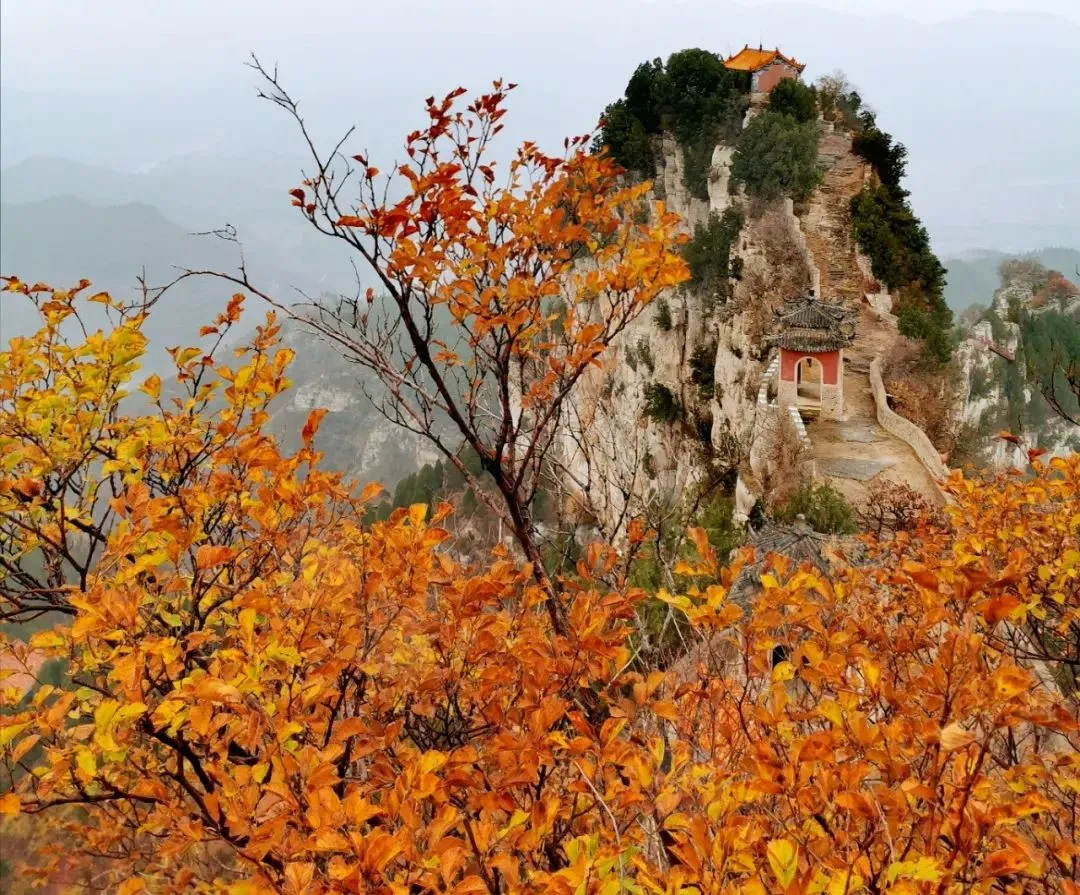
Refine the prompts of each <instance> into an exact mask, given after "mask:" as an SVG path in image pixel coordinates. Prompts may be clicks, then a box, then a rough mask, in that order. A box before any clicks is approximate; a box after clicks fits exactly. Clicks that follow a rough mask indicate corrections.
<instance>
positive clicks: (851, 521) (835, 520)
mask: <svg viewBox="0 0 1080 895" xmlns="http://www.w3.org/2000/svg"><path fill="white" fill-rule="evenodd" d="M800 515H801V516H803V517H805V519H806V522H807V524H808V525H809V526H810V527H811V528H813V529H814V531H817V532H821V533H822V534H837V535H849V534H855V532H857V531H858V530H859V527H858V525H856V524H855V511H854V510H853V509H852V508H851V506H850V504H848V502H847V501H846V500H844V496H843V495H842V494H841V493H840V492H839V491H837V490H836V489H834V488H833V487H832V486H831V485H828V484H824V483H823V484H820V485H813V484H810V483H807V484H804V485H802V486H801V487H800V488H799V490H798V491H796V492H795V493H794V494H792V495H791V498H790V499H789V500H788V502H787V503H786V504H785V505H784V506H783V507H781V508H780V509H779V510H778V511H777V512H776V514H775V516H776V521H778V522H784V523H786V524H789V525H790V524H791V523H792V522H794V521H795V519H796V518H797V517H798V516H800Z"/></svg>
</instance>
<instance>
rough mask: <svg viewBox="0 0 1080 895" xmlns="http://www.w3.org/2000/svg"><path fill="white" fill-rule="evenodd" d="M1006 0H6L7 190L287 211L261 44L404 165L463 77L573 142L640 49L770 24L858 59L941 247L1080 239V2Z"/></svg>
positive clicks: (834, 61) (812, 46)
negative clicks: (45, 161)
mask: <svg viewBox="0 0 1080 895" xmlns="http://www.w3.org/2000/svg"><path fill="white" fill-rule="evenodd" d="M988 5H989V4H986V3H976V2H968V0H953V2H946V3H941V2H936V3H931V2H929V0H914V2H909V3H905V4H903V13H904V15H903V16H900V15H897V14H894V13H890V12H889V10H890V9H891V8H894V7H896V6H897V4H895V3H891V2H885V0H873V2H863V0H860V2H858V3H856V2H854V0H852V2H843V0H835V2H832V3H825V4H822V5H820V6H810V5H805V4H800V5H795V4H792V5H767V4H751V5H734V4H725V3H715V2H708V0H686V2H634V0H621V2H619V0H599V2H582V0H576V2H569V0H550V2H544V3H530V4H526V3H510V2H494V0H466V2H459V3H454V4H445V3H411V4H400V5H399V4H373V3H370V2H359V3H358V2H350V3H343V2H338V0H329V2H323V3H320V4H317V5H312V4H297V3H267V2H262V3H256V2H253V0H242V2H227V3H222V2H209V0H186V2H183V3H164V2H133V0H104V2H97V3H92V2H75V0H48V2H43V0H5V3H4V4H3V8H2V13H0V16H2V22H0V162H2V164H3V166H4V171H3V175H2V177H0V197H2V198H3V199H4V201H6V202H12V201H30V200H34V199H39V198H46V197H48V196H49V195H53V194H56V193H58V192H64V193H74V194H76V195H79V192H80V191H79V183H80V182H81V181H82V180H86V179H91V180H92V179H94V178H95V177H96V176H97V175H94V174H84V175H76V174H72V173H71V171H70V169H68V170H67V173H66V174H63V173H57V171H56V170H55V169H54V168H50V167H48V166H45V167H44V168H42V167H40V166H39V167H38V168H37V169H34V168H33V167H32V166H31V168H29V169H28V168H27V167H26V166H25V165H21V164H20V163H25V162H26V161H27V160H28V159H34V158H40V157H52V158H61V159H69V160H73V161H76V162H79V163H83V164H87V165H93V166H100V167H103V168H108V169H112V170H114V171H119V172H122V173H126V174H129V175H135V174H138V175H152V174H155V173H158V174H167V175H168V177H169V178H171V182H172V184H173V187H171V188H172V189H175V190H177V191H178V192H177V194H176V195H172V196H162V195H161V194H160V190H158V192H156V193H155V191H154V190H153V189H150V188H149V187H148V192H147V195H146V197H145V201H147V202H150V203H152V204H157V205H159V206H168V205H170V203H171V205H172V206H181V205H183V204H184V200H185V198H186V197H185V193H186V192H189V191H190V192H191V193H193V194H202V195H203V196H204V198H205V196H206V195H209V196H210V198H212V200H213V201H209V202H207V201H202V199H200V200H199V201H197V202H196V201H192V202H190V203H189V204H190V205H191V208H190V209H189V210H190V211H192V214H189V215H187V216H185V215H184V213H183V210H182V209H181V210H180V211H179V212H178V211H177V210H176V207H170V208H167V209H166V212H167V213H168V214H169V215H170V216H171V217H175V218H176V219H178V220H179V221H180V223H181V224H183V225H184V226H189V227H194V226H201V227H203V228H209V227H213V226H218V225H220V224H221V223H223V222H224V220H226V219H230V218H229V209H230V204H231V203H233V202H234V200H235V204H237V205H242V206H243V207H244V208H251V207H252V206H253V205H254V206H259V207H263V206H265V207H266V208H267V209H270V208H276V207H277V205H278V204H280V205H281V207H282V209H283V213H284V214H286V215H287V213H288V199H287V197H286V196H285V192H286V190H287V189H289V188H290V187H292V186H294V185H295V184H296V181H297V180H298V178H299V174H298V172H299V168H300V166H301V164H302V162H303V154H302V151H301V150H302V147H301V145H300V142H299V140H298V137H297V134H296V132H295V129H294V128H293V127H292V126H290V124H289V122H288V121H287V120H286V119H285V117H284V116H283V115H282V113H281V112H280V111H279V110H277V109H274V108H273V107H271V106H270V105H269V104H267V103H265V102H260V101H258V100H257V99H256V98H255V90H254V86H255V83H256V78H255V76H254V74H253V73H252V72H251V71H250V69H248V68H246V67H245V65H244V62H245V60H246V59H247V58H248V55H249V53H250V52H252V51H254V52H257V53H258V54H259V56H260V58H262V59H263V60H264V61H265V62H267V63H268V64H275V63H276V64H278V65H279V66H280V72H281V75H282V78H283V81H284V83H285V84H286V86H287V87H288V88H289V89H290V91H291V92H293V93H294V94H295V95H296V96H297V97H299V98H300V99H301V100H302V107H303V111H304V113H305V115H306V117H307V118H308V120H309V122H310V123H311V125H312V127H313V129H314V131H315V133H316V134H317V135H318V137H319V138H320V139H321V140H330V139H332V138H334V137H336V136H337V135H338V134H339V133H340V132H341V131H342V130H343V129H344V128H346V127H347V126H350V125H356V126H357V128H358V130H357V137H356V141H355V144H354V145H355V146H357V147H359V148H366V149H368V150H369V151H370V153H371V156H372V159H373V161H375V162H376V163H377V164H380V166H381V167H386V165H387V163H388V162H389V161H391V160H392V159H393V158H394V157H395V156H396V155H399V154H400V146H401V138H402V136H403V135H404V134H405V133H407V132H408V131H410V130H412V129H413V128H414V127H415V126H417V125H418V124H420V123H422V116H423V107H422V101H423V98H424V97H426V96H428V95H430V94H440V93H445V92H447V91H449V90H451V89H453V88H454V87H456V86H458V85H459V84H460V85H463V86H466V87H468V88H470V89H477V88H483V87H484V86H486V85H487V84H488V83H489V82H490V81H491V80H492V79H493V78H496V77H504V78H506V79H508V80H511V81H515V82H518V83H519V84H520V87H519V89H518V90H517V91H516V94H515V96H514V98H513V101H512V102H511V104H510V114H509V116H508V119H507V125H508V126H507V144H506V145H507V147H509V144H510V143H512V142H515V141H517V140H520V139H525V138H529V139H535V140H536V141H538V142H539V143H540V144H541V145H542V146H546V147H552V148H554V147H557V146H559V145H561V141H562V138H563V137H564V136H566V135H568V134H575V133H582V132H585V131H588V130H590V129H592V128H593V127H594V126H595V124H596V121H597V118H598V116H599V115H600V113H601V112H602V110H603V108H604V106H605V105H606V104H607V103H608V102H610V101H611V100H613V99H615V98H616V97H617V96H619V95H620V94H621V92H622V89H623V87H624V85H625V83H626V80H627V78H628V77H629V75H630V73H631V72H632V71H633V69H634V67H635V66H636V65H637V64H638V63H639V62H641V61H643V60H645V59H649V58H653V57H657V56H666V55H668V54H669V53H671V52H672V51H675V50H678V49H682V48H684V47H688V46H702V47H705V48H708V49H712V50H715V51H717V52H720V53H723V54H727V53H729V52H732V51H734V50H737V49H739V48H740V47H741V46H742V45H743V44H744V43H747V42H749V43H753V44H757V43H758V42H763V43H765V44H767V45H769V46H772V45H779V46H780V47H781V48H782V49H783V50H784V51H785V52H787V53H789V54H792V55H794V56H796V57H797V58H799V59H800V60H803V61H805V62H806V63H807V69H806V72H805V74H804V77H805V78H806V79H807V80H814V79H815V78H817V77H818V76H820V75H821V74H824V73H826V72H831V71H833V70H835V69H843V70H844V71H845V72H846V73H847V75H848V76H849V78H850V79H851V80H852V82H853V83H854V84H855V85H856V86H857V87H858V88H859V89H860V91H861V93H862V95H863V97H864V98H865V99H866V100H867V101H868V102H869V103H870V105H871V106H873V107H874V108H875V109H877V110H878V112H879V121H880V123H881V125H882V126H883V127H884V128H885V129H886V130H888V131H890V132H892V133H893V134H894V135H895V136H896V137H897V138H898V139H899V140H901V141H902V142H904V143H905V144H906V145H907V146H908V148H909V150H910V164H909V178H908V187H909V188H910V189H911V191H912V194H913V198H912V201H913V204H914V207H915V210H916V212H917V213H918V214H919V215H920V216H921V217H922V218H923V220H924V222H925V223H926V224H927V226H928V228H929V230H930V232H931V236H932V238H933V240H934V243H935V247H936V248H937V249H938V251H939V252H943V253H954V252H959V251H962V250H965V249H969V248H974V247H985V248H998V249H1006V250H1015V249H1027V248H1036V247H1039V246H1043V245H1053V244H1066V245H1072V246H1077V245H1080V213H1078V211H1077V209H1078V208H1080V175H1078V174H1077V170H1076V161H1075V157H1076V154H1077V146H1078V145H1080V80H1078V74H1077V72H1078V65H1077V63H1078V62H1080V56H1078V51H1077V47H1078V46H1080V19H1078V13H1077V11H1076V4H1075V3H1073V2H1072V0H1043V2H1041V3H1035V4H1031V3H1024V4H1022V5H1021V3H1020V2H1019V0H1017V2H1015V3H1013V4H1009V3H1006V2H998V3H996V4H994V5H993V6H994V9H993V10H992V11H991V10H988V9H987V6H988ZM1010 6H1012V7H1013V8H1012V9H1011V10H1010V8H1009V7H1010ZM97 173H98V174H101V173H102V172H97ZM65 176H66V177H68V178H69V179H72V180H73V181H74V182H73V183H67V184H65V185H64V186H63V189H62V190H61V189H60V187H57V186H55V184H54V183H53V182H52V181H54V180H56V179H62V178H63V177H65ZM139 182H140V181H137V180H136V181H134V183H136V184H138V183H139ZM130 183H132V182H131V181H129V187H128V189H129V190H135V191H136V192H137V191H138V190H139V189H140V188H141V187H138V186H130ZM185 183H186V184H187V187H185ZM159 185H160V184H159ZM234 189H235V190H236V195H235V196H233V194H232V191H233V190H234ZM87 198H91V199H93V200H94V201H102V199H103V197H100V196H90V197H87ZM104 198H106V199H107V197H104ZM131 198H132V197H131V196H129V195H124V196H120V197H118V200H122V201H130V200H131ZM240 219H241V220H245V221H246V222H247V224H248V226H249V227H251V228H256V229H260V228H259V224H260V222H261V223H262V225H263V226H262V227H261V229H260V232H258V233H257V234H255V235H257V236H258V237H259V238H264V239H271V238H274V237H275V236H279V237H280V240H279V241H280V243H281V244H282V245H284V246H294V247H295V246H299V245H300V243H299V242H297V240H299V238H300V237H299V236H298V235H297V234H295V233H293V232H292V231H290V230H288V227H290V226H291V224H289V225H279V224H278V218H277V216H276V214H271V213H270V211H269V210H268V211H267V212H266V214H265V215H263V214H261V213H260V214H249V215H248V217H247V218H244V216H243V214H241V215H240ZM279 226H281V227H285V229H283V230H281V232H280V233H277V230H278V228H279Z"/></svg>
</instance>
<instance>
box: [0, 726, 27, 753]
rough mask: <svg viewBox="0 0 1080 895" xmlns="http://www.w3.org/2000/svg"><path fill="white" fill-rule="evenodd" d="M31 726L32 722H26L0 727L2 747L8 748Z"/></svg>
mask: <svg viewBox="0 0 1080 895" xmlns="http://www.w3.org/2000/svg"><path fill="white" fill-rule="evenodd" d="M29 726H30V722H29V721H26V722H24V723H22V724H8V725H6V726H4V727H0V747H3V746H6V745H7V744H8V743H10V742H11V741H12V740H13V739H15V737H17V736H18V735H19V734H20V733H22V732H23V731H24V730H26V728H27V727H29Z"/></svg>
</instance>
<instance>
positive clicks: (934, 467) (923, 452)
mask: <svg viewBox="0 0 1080 895" xmlns="http://www.w3.org/2000/svg"><path fill="white" fill-rule="evenodd" d="M870 391H871V392H872V393H873V395H874V406H875V407H876V409H877V421H878V423H879V425H880V426H881V428H883V429H884V430H885V431H886V432H888V433H890V434H892V435H895V436H896V437H897V438H899V439H900V440H901V441H904V442H907V444H908V446H909V447H910V448H911V449H912V450H913V451H914V452H915V456H916V457H918V458H919V462H920V463H922V465H923V466H925V467H926V471H927V472H929V473H930V478H931V479H933V480H934V482H935V484H936V483H937V482H939V481H940V480H942V479H945V478H947V477H948V475H949V470H948V468H947V467H946V466H945V464H944V463H942V462H941V455H940V454H939V453H938V452H937V449H936V448H935V447H934V445H933V444H932V443H931V442H930V439H929V438H928V437H927V435H926V433H925V432H924V431H923V430H922V429H920V428H919V427H918V426H916V425H915V424H914V423H913V422H911V420H907V419H904V417H902V416H900V414H898V413H896V411H894V410H893V409H892V408H891V407H889V400H888V396H887V395H886V393H885V383H884V381H883V380H882V378H881V357H880V356H878V357H875V358H874V359H873V361H871V363H870ZM938 492H939V494H941V496H942V498H944V492H942V491H941V489H940V488H938Z"/></svg>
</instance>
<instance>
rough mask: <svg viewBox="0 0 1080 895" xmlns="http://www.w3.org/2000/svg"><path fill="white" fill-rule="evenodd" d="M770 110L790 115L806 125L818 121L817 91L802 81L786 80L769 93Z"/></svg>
mask: <svg viewBox="0 0 1080 895" xmlns="http://www.w3.org/2000/svg"><path fill="white" fill-rule="evenodd" d="M769 110H770V111H772V112H779V113H780V114H781V115H790V116H791V117H792V118H794V119H795V120H796V121H799V122H801V123H803V124H805V123H806V122H808V121H815V120H816V119H817V112H818V102H817V91H816V90H814V88H813V87H810V86H807V85H806V84H804V83H803V82H802V81H797V80H795V79H794V78H785V79H784V80H782V81H781V82H780V83H779V84H777V85H776V86H775V87H773V89H772V92H771V93H769Z"/></svg>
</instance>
